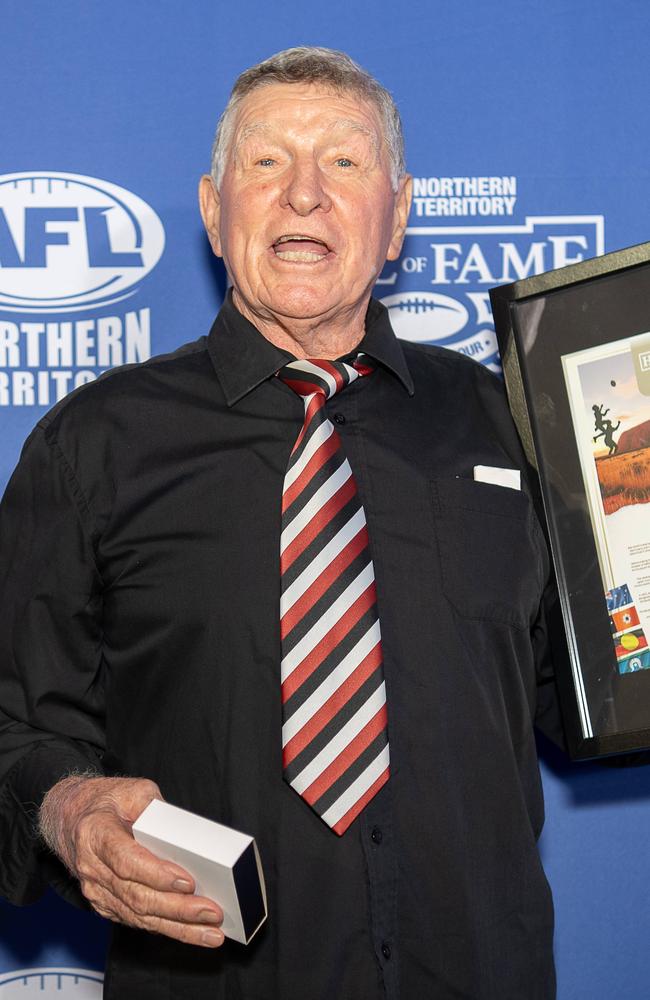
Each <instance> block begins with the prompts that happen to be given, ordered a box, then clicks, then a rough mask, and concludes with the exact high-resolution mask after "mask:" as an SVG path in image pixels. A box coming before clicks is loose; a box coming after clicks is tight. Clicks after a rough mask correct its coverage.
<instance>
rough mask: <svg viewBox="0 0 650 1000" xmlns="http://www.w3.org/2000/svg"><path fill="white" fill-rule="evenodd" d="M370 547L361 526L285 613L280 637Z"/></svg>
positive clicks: (289, 629)
mask: <svg viewBox="0 0 650 1000" xmlns="http://www.w3.org/2000/svg"><path fill="white" fill-rule="evenodd" d="M367 547H368V529H367V528H366V527H365V525H364V527H363V528H361V529H360V530H359V531H358V532H357V534H356V535H355V536H354V538H351V539H350V541H349V542H348V544H347V545H346V546H345V548H344V549H342V550H341V551H340V552H339V554H338V555H337V556H336V558H335V559H332V561H331V563H330V564H329V566H327V567H326V568H325V569H324V570H323V571H322V572H321V573H320V574H319V575H318V576H317V577H316V579H315V580H314V582H313V583H312V584H311V586H310V587H308V588H307V590H306V591H305V592H304V594H302V596H301V597H299V598H298V600H297V601H296V603H295V604H293V605H292V606H291V607H290V608H289V610H288V611H287V613H286V614H285V615H284V617H283V618H282V620H281V622H280V637H281V638H282V639H285V638H286V637H287V636H288V635H289V632H290V631H291V629H292V628H295V626H296V625H297V624H298V622H299V621H302V619H303V618H304V617H305V615H306V614H307V612H308V611H310V610H311V609H312V608H313V606H314V604H315V603H316V601H318V600H319V599H320V598H321V597H322V596H323V594H324V593H325V591H326V590H329V588H330V587H331V586H332V584H333V583H334V582H335V581H336V580H338V578H339V577H340V575H341V573H343V572H344V571H345V570H346V569H347V568H348V566H349V565H350V563H351V562H353V561H354V559H356V557H357V556H358V555H359V553H360V552H363V550H364V549H365V548H367Z"/></svg>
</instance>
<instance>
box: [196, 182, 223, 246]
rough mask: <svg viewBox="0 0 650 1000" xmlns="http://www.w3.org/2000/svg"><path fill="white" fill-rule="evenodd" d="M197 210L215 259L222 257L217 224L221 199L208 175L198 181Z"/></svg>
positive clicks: (219, 216)
mask: <svg viewBox="0 0 650 1000" xmlns="http://www.w3.org/2000/svg"><path fill="white" fill-rule="evenodd" d="M199 208H200V209H201V218H202V219H203V225H204V226H205V231H206V233H207V234H208V239H209V240H210V246H211V247H212V250H213V252H214V253H215V254H216V256H217V257H221V256H223V255H222V253H221V238H220V235H219V222H220V218H221V199H220V197H219V192H218V191H217V189H216V187H215V185H214V181H213V180H212V178H211V177H210V175H209V174H204V175H203V177H202V178H201V180H200V181H199Z"/></svg>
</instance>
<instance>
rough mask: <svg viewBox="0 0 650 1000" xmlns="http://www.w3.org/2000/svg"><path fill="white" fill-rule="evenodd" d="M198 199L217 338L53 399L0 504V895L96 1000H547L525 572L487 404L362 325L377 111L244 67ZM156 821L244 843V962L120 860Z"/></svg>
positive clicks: (309, 68) (332, 59)
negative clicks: (216, 293) (480, 473)
mask: <svg viewBox="0 0 650 1000" xmlns="http://www.w3.org/2000/svg"><path fill="white" fill-rule="evenodd" d="M200 201H201V211H202V214H203V219H204V221H205V225H206V229H207V232H208V236H209V239H210V242H211V245H212V248H213V250H214V252H215V253H216V254H217V255H218V256H221V257H223V259H224V261H225V264H226V267H227V270H228V274H229V276H230V279H231V282H232V290H231V292H230V293H229V295H228V298H227V301H226V302H225V304H224V306H223V308H222V310H221V312H220V313H219V316H218V318H217V320H216V322H215V324H214V326H213V328H212V330H211V332H210V334H209V336H208V337H207V338H206V337H203V338H201V339H199V340H197V341H195V342H194V343H191V344H188V345H186V346H184V347H182V348H180V349H179V350H178V351H176V352H174V353H173V354H170V355H166V356H164V357H159V358H154V359H152V360H151V361H148V362H146V363H145V364H142V365H139V366H131V367H127V368H123V369H119V370H117V371H115V372H111V373H109V374H108V375H106V376H105V377H103V378H101V379H100V380H98V381H97V382H96V383H94V384H92V385H90V386H87V387H85V388H83V389H82V390H80V391H77V392H75V393H73V394H72V395H71V396H69V397H68V398H67V399H66V400H64V401H63V402H62V403H60V404H59V405H58V406H57V407H55V409H54V410H53V411H52V412H51V413H49V414H48V416H47V417H45V418H44V419H43V420H42V421H41V422H40V423H39V425H38V427H37V428H36V430H35V431H34V433H33V434H32V436H31V437H30V439H29V441H28V443H27V445H26V448H25V451H24V454H23V457H22V459H21V462H20V465H19V467H18V469H17V471H16V473H15V474H14V477H13V479H12V481H11V484H10V486H9V488H8V491H7V495H6V499H5V508H4V515H3V535H2V550H3V557H4V558H5V559H6V560H7V562H8V565H9V566H10V568H9V569H8V570H7V571H6V572H5V574H4V575H5V578H6V587H5V594H4V598H3V600H4V605H3V608H4V610H3V612H2V615H3V617H2V628H1V629H0V633H1V636H2V638H1V640H0V641H2V643H3V681H2V692H1V697H2V705H3V713H4V715H3V719H2V730H1V733H2V736H1V739H2V749H3V753H4V757H3V759H4V772H3V773H4V782H3V785H2V803H3V807H2V820H1V823H2V826H1V834H2V850H3V857H2V876H1V879H2V888H3V891H4V893H5V894H6V895H7V896H8V898H10V899H13V900H14V901H16V902H26V901H29V900H30V899H32V898H34V897H35V896H36V895H38V893H39V892H40V891H42V888H43V885H44V884H45V883H46V881H48V880H49V881H50V882H52V883H54V884H55V885H57V887H58V888H59V889H60V890H61V891H63V892H64V893H67V894H68V895H73V894H74V888H73V887H74V886H79V887H80V890H81V893H82V894H83V896H84V897H85V899H86V900H88V901H89V902H90V904H92V906H93V907H94V908H95V909H96V910H97V911H98V912H99V913H100V914H103V915H104V916H106V917H109V918H110V919H111V920H113V921H115V922H116V924H115V929H114V935H113V944H112V948H111V954H110V957H109V965H108V972H107V979H106V995H107V996H108V997H119V998H120V1000H125V998H129V997H138V998H140V1000H145V998H154V997H155V998H156V1000H161V998H163V997H177V998H184V1000H185V998H187V1000H190V998H204V997H205V998H208V997H209V998H211V1000H219V998H224V1000H226V998H227V1000H234V998H245V1000H257V998H259V1000H262V998H264V1000H270V998H277V1000H320V998H323V1000H325V998H327V1000H331V998H337V1000H343V998H354V1000H373V998H377V1000H378V998H380V997H388V998H397V997H400V998H402V1000H422V998H425V997H426V998H428V997H436V998H440V1000H444V998H449V1000H451V998H452V997H453V998H460V997H464V998H468V1000H469V998H471V1000H515V998H518V1000H548V998H550V997H552V996H553V995H554V974H553V963H552V923H553V915H552V904H551V899H550V893H549V890H548V886H547V884H546V880H545V878H544V874H543V872H542V869H541V866H540V862H539V858H538V854H537V848H536V839H537V836H538V834H539V832H540V828H541V825H542V813H543V809H542V797H541V790H540V781H539V774H538V769H537V763H536V756H535V747H534V741H533V732H532V724H533V720H534V717H535V713H536V707H537V709H538V710H539V706H540V704H541V707H542V709H544V708H545V707H546V703H547V702H549V703H550V698H549V696H548V692H549V691H550V690H551V688H552V683H549V679H548V676H547V674H548V668H547V667H546V666H545V663H546V658H545V645H546V643H545V626H544V618H543V615H542V613H541V611H540V608H541V606H542V596H543V591H544V584H545V579H546V576H547V572H548V562H547V556H546V551H545V547H544V542H543V537H542V534H541V531H540V529H539V525H538V523H537V520H536V517H535V514H534V512H533V507H532V504H531V502H530V499H529V488H528V485H527V482H526V475H525V463H524V459H523V456H522V451H521V448H520V445H519V442H518V440H517V436H516V433H515V431H514V429H513V426H512V423H511V420H510V417H509V414H508V410H507V406H506V403H505V400H504V394H503V390H502V387H501V384H500V382H499V381H498V380H497V379H496V378H495V377H494V376H492V375H491V374H490V373H489V372H487V371H486V370H484V369H483V368H481V367H480V366H478V365H476V364H474V363H473V362H471V361H469V360H468V359H466V358H463V357H461V356H458V355H455V354H453V353H449V352H446V351H444V350H439V349H435V348H429V347H423V346H419V345H418V346H415V345H411V344H406V343H400V342H398V341H397V340H396V339H395V337H394V335H393V333H392V331H391V328H390V323H389V320H388V315H387V313H386V310H385V309H384V308H383V307H382V306H381V305H380V304H379V303H378V302H376V301H374V300H372V299H371V290H372V287H373V284H374V282H375V280H376V278H377V276H378V274H379V272H380V270H381V268H382V265H383V263H384V261H385V260H386V258H389V259H395V258H396V257H397V256H398V253H399V251H400V246H401V243H402V239H403V236H404V231H405V226H406V223H407V218H408V211H409V201H410V179H409V178H408V176H407V175H406V174H405V172H404V165H403V154H402V139H401V131H400V124H399V116H398V113H397V111H396V109H395V107H394V105H393V102H392V100H391V98H390V96H389V95H388V94H387V92H386V91H385V90H384V89H383V88H382V87H381V86H380V85H379V84H378V83H377V82H376V81H375V80H374V79H372V78H371V77H370V76H368V74H366V73H365V72H364V71H363V70H361V69H360V68H359V67H358V66H357V65H356V64H355V63H353V62H352V61H351V60H350V59H349V58H348V57H346V56H344V55H342V54H341V53H336V52H333V51H330V50H325V49H308V48H301V49H292V50H288V51H286V52H283V53H280V54H278V55H276V56H274V57H272V58H271V59H269V60H267V61H265V62H263V63H261V64H260V65H258V66H256V67H254V68H252V69H250V70H248V71H247V72H246V73H244V74H243V75H242V76H241V77H240V78H239V80H238V81H237V83H236V84H235V87H234V90H233V93H232V96H231V98H230V102H229V104H228V107H227V108H226V111H225V113H224V115H223V117H222V119H221V122H220V125H219V129H218V132H217V138H216V142H215V148H214V160H213V171H212V175H211V176H210V177H204V178H203V179H202V180H201V186H200ZM476 466H489V467H493V468H497V469H515V470H517V469H519V470H521V472H522V483H521V486H522V489H521V490H517V489H510V488H506V487H503V486H499V485H493V484H491V483H486V482H479V481H475V479H474V474H473V472H474V468H475V467H476ZM279 553H280V554H281V555H280V556H279ZM540 681H542V685H541V688H540V690H541V692H542V700H541V701H539V702H538V695H537V689H538V687H540V683H539V682H540ZM123 775H128V776H129V777H124V776H123ZM156 796H164V797H165V798H166V799H168V800H170V801H171V802H173V803H175V804H177V805H180V806H183V807H186V808H189V809H192V810H194V811H195V812H197V813H200V814H203V815H205V816H208V817H211V818H214V819H217V820H219V821H221V822H224V823H227V824H230V825H232V826H234V827H236V828H239V829H242V830H245V831H247V832H249V833H251V834H253V835H254V836H255V837H256V838H257V841H258V843H259V846H260V852H261V856H262V862H263V867H264V871H265V876H266V882H267V890H268V899H269V919H268V921H267V923H266V925H265V926H264V927H263V928H262V930H261V931H260V932H259V934H258V935H257V936H256V938H255V939H254V940H253V942H252V943H251V944H250V945H249V946H248V947H247V948H246V947H243V946H241V945H236V944H233V943H232V942H226V943H225V945H224V938H223V934H222V932H221V930H220V929H219V925H220V922H221V919H222V914H221V911H220V909H219V906H218V902H214V901H211V900H209V899H204V898H200V897H197V896H196V895H195V894H194V893H193V890H194V884H193V882H192V879H191V877H190V876H189V875H188V874H187V872H185V871H183V869H181V868H179V867H178V866H176V865H173V864H170V863H167V862H164V861H160V860H158V859H156V858H154V857H153V856H152V855H151V854H149V853H148V852H147V851H146V850H145V849H144V848H143V847H140V846H139V845H137V844H136V843H135V841H134V840H133V837H132V834H131V824H132V822H133V821H134V820H135V818H136V817H137V816H138V814H139V813H140V812H141V810H142V809H143V808H144V807H145V806H146V805H147V803H148V802H149V801H150V800H151V799H152V798H153V797H156ZM41 801H42V807H41V810H40V821H41V833H42V836H43V838H44V839H45V842H46V843H47V844H48V845H49V848H50V851H49V852H48V851H46V850H45V849H44V847H43V846H42V841H41V840H40V839H39V838H38V837H36V836H35V834H34V831H33V820H34V807H35V805H38V804H39V803H40V802H41ZM61 862H63V864H61ZM67 873H70V875H71V876H73V878H70V877H69V875H68V874H67ZM150 932H155V933H150ZM222 945H224V946H223V947H221V946H222Z"/></svg>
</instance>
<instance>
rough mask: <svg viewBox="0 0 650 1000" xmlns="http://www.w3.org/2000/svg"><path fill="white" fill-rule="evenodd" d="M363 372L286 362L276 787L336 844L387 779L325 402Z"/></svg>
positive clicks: (350, 512) (357, 573)
mask: <svg viewBox="0 0 650 1000" xmlns="http://www.w3.org/2000/svg"><path fill="white" fill-rule="evenodd" d="M371 371H372V368H370V367H368V366H367V365H366V364H365V363H362V362H360V361H356V362H354V366H353V365H351V364H346V363H345V362H341V361H320V360H307V361H292V362H291V363H290V364H288V365H286V366H285V367H284V368H282V369H281V370H280V371H279V372H278V376H279V378H281V379H282V381H283V382H285V383H286V384H287V385H288V386H290V387H291V388H292V389H293V390H294V392H296V393H297V394H298V395H299V396H302V398H303V400H304V404H305V418H304V422H303V426H302V429H301V431H300V433H299V435H298V440H297V441H296V443H295V445H294V447H293V451H292V452H291V456H290V458H289V465H288V468H287V472H286V475H285V479H284V488H283V493H282V535H281V542H280V573H281V605H280V619H281V622H280V634H281V641H282V667H281V677H282V747H283V754H282V760H283V768H284V777H285V780H286V781H288V782H289V784H290V785H291V787H292V788H294V789H295V791H297V792H298V794H299V795H301V796H302V797H303V799H305V801H306V802H308V803H309V805H310V806H311V807H312V808H313V809H314V810H315V811H316V812H317V813H318V815H319V816H320V817H321V818H322V819H323V820H324V821H325V823H327V825H328V826H330V827H331V828H332V829H333V830H334V832H335V833H337V834H339V835H340V834H342V833H344V832H345V830H346V829H347V828H348V826H349V825H350V823H352V821H353V820H354V819H355V818H356V817H357V816H358V815H359V813H360V812H361V810H362V809H363V808H364V807H365V805H366V804H367V803H368V802H369V801H370V799H371V798H372V797H373V795H375V794H376V792H378V791H379V789H380V788H381V787H382V785H384V784H385V783H386V781H387V780H388V774H389V752H388V730H387V712H386V686H385V683H384V672H383V666H382V651H381V637H380V630H379V617H378V614H377V596H376V589H375V575H374V569H373V565H372V559H371V558H370V551H369V548H368V532H367V528H366V517H365V514H364V510H363V507H362V505H361V501H360V499H359V497H358V495H357V488H356V484H355V481H354V476H353V475H352V470H351V469H350V465H349V463H348V460H347V458H346V457H345V455H344V453H343V448H342V445H341V439H340V438H339V435H338V434H337V432H336V430H335V428H334V425H333V424H332V423H331V422H330V420H329V418H328V416H327V413H326V410H325V402H326V400H328V399H331V398H332V396H334V394H335V393H337V392H340V391H341V390H342V389H344V388H345V387H346V386H347V385H349V384H350V383H351V382H353V381H354V380H355V379H357V378H358V377H359V376H362V375H368V374H370V372H371Z"/></svg>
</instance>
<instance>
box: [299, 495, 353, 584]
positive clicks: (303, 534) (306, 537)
mask: <svg viewBox="0 0 650 1000" xmlns="http://www.w3.org/2000/svg"><path fill="white" fill-rule="evenodd" d="M356 492H357V490H356V486H355V484H354V479H353V478H352V476H350V477H349V478H348V479H346V480H345V482H344V483H343V485H342V486H339V488H338V490H337V491H336V493H334V494H332V496H331V497H330V498H329V500H328V501H327V503H325V504H323V506H322V507H321V509H320V510H319V511H318V513H316V514H314V516H313V517H312V519H311V521H309V522H308V523H307V524H306V525H305V527H304V528H303V529H302V531H299V532H298V534H297V535H296V537H295V538H294V540H293V541H292V542H290V543H289V545H287V547H286V549H285V550H284V552H283V553H282V555H281V556H280V573H286V571H287V570H288V569H289V567H290V566H292V565H293V563H294V562H295V561H296V559H297V558H298V557H299V556H301V555H302V554H303V552H304V551H305V549H306V548H307V546H308V545H311V543H312V542H313V540H314V539H315V538H316V536H317V535H318V534H320V532H321V531H322V530H323V528H326V527H327V525H328V524H329V523H330V521H331V520H332V518H333V517H336V515H337V514H338V512H339V511H340V510H343V508H344V507H345V505H346V503H348V501H349V500H351V499H352V497H353V496H356Z"/></svg>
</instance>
